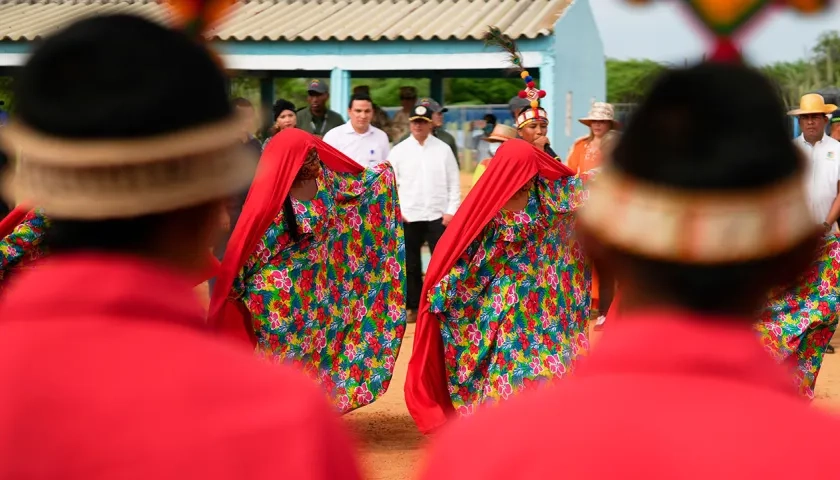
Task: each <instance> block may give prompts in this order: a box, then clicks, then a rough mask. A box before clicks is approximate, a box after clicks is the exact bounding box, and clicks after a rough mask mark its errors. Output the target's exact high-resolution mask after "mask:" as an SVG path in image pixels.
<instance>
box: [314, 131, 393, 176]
mask: <svg viewBox="0 0 840 480" xmlns="http://www.w3.org/2000/svg"><path fill="white" fill-rule="evenodd" d="M324 142H326V143H327V144H329V145H330V146H332V147H333V148H335V149H336V150H338V151H339V152H341V153H343V154H345V155H347V156H348V157H350V158H352V159H353V160H354V161H355V162H356V163H358V164H359V165H361V166H363V167H366V168H373V167H375V166H376V165H378V164H380V163H382V162H384V161H385V160H386V159H387V158H388V153H389V151H390V149H391V146H390V143H389V142H388V135H387V134H386V133H385V132H383V131H382V130H380V129H378V128H376V127H374V126H373V125H371V126H370V127H368V131H367V132H365V133H356V130H354V129H353V125H351V124H350V122H347V123H345V124H344V125H341V126H338V127H335V128H333V129H332V130H330V131H329V132H327V134H326V135H324Z"/></svg>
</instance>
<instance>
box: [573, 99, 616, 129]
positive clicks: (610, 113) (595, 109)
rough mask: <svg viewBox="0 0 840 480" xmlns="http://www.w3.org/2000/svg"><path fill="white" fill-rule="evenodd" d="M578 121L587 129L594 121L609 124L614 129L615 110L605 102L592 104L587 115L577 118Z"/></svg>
mask: <svg viewBox="0 0 840 480" xmlns="http://www.w3.org/2000/svg"><path fill="white" fill-rule="evenodd" d="M578 121H579V122H580V123H582V124H584V125H586V126H587V127H588V126H590V125H592V122H596V121H601V122H611V123H612V124H613V127H615V126H616V124H617V122H616V121H615V108H613V106H612V105H610V104H609V103H606V102H595V103H593V104H592V108H590V109H589V114H588V115H587V116H585V117H583V118H579V119H578Z"/></svg>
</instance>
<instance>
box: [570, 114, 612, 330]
mask: <svg viewBox="0 0 840 480" xmlns="http://www.w3.org/2000/svg"><path fill="white" fill-rule="evenodd" d="M579 121H580V123H582V124H584V125H586V126H587V127H589V135H588V136H585V137H581V138H579V139H578V140H577V141H576V142H575V143H574V145H572V148H571V150H570V151H569V155H568V159H569V160H568V164H569V168H571V169H572V170H574V171H575V172H577V173H584V172H587V171H589V170H592V169H593V168H598V167H600V166H601V160H602V155H601V152H605V151H607V150H608V149H609V145H610V143H612V142H614V141H615V139H616V138H617V137H618V132H617V131H616V128H617V127H618V122H616V121H615V109H613V106H612V105H610V104H609V103H604V102H595V103H593V104H592V108H591V109H590V110H589V115H587V116H586V117H584V118H581V119H580V120H579ZM599 277H600V278H602V279H603V281H599ZM614 289H615V282H614V281H613V279H612V275H610V274H609V273H608V272H604V271H600V272H596V273H595V274H594V275H593V276H592V303H593V306H594V305H597V306H598V311H599V312H600V313H599V316H598V321H597V322H596V323H595V329H596V330H598V329H600V327H601V326H602V325H603V323H604V320H605V315H606V312H607V311H608V310H609V309H610V304H611V303H612V298H613V293H614ZM596 302H597V303H596Z"/></svg>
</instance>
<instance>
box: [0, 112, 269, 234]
mask: <svg viewBox="0 0 840 480" xmlns="http://www.w3.org/2000/svg"><path fill="white" fill-rule="evenodd" d="M238 132H239V129H238V128H237V120H236V119H235V118H230V119H226V120H223V121H219V122H215V123H212V124H209V125H203V126H199V127H194V128H190V129H186V130H182V131H179V132H173V133H170V134H165V135H160V136H156V137H151V138H127V139H102V140H82V139H69V138H60V137H55V136H51V135H48V134H45V133H41V132H39V131H36V130H33V129H31V128H29V127H27V126H26V125H23V124H20V123H17V124H14V123H13V124H12V125H10V126H8V127H5V128H3V129H2V131H0V142H1V143H2V144H3V147H5V149H6V151H9V152H20V157H19V160H20V161H19V162H18V165H17V168H15V171H14V172H10V174H9V175H7V177H6V179H5V182H4V183H5V185H4V187H5V188H4V192H3V193H4V196H5V197H6V198H8V199H9V200H12V201H13V202H15V203H19V202H26V203H27V204H31V205H37V206H38V207H39V208H42V209H43V210H44V212H45V213H46V214H47V215H48V216H50V217H53V218H60V219H67V220H105V219H114V218H131V217H137V216H143V215H150V214H157V213H163V212H168V211H173V210H178V209H181V208H188V207H191V206H195V205H200V204H202V203H205V202H210V201H214V200H217V199H223V198H226V197H228V196H230V195H233V194H236V193H238V192H240V191H242V190H243V189H244V188H247V186H248V185H249V184H250V182H251V181H252V180H253V175H254V171H255V168H256V159H255V158H253V154H252V153H251V152H249V151H248V149H247V148H246V147H245V145H244V144H243V143H242V142H241V140H240V139H239V134H238Z"/></svg>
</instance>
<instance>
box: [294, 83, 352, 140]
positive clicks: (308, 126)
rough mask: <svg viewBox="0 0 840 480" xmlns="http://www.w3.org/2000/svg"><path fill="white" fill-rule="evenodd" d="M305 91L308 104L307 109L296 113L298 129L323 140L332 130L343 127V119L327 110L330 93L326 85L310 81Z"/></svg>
mask: <svg viewBox="0 0 840 480" xmlns="http://www.w3.org/2000/svg"><path fill="white" fill-rule="evenodd" d="M307 90H308V92H307V93H308V96H307V97H306V101H307V102H308V103H309V108H304V109H303V110H301V111H299V112H297V127H298V128H299V129H301V130H303V131H305V132H309V133H311V134H313V135H315V136H317V137H318V138H323V136H324V134H325V133H327V132H329V131H330V130H332V129H333V128H335V127H337V126H339V125H344V123H345V121H344V118H343V117H342V116H341V115H340V114H339V113H337V112H334V111H332V110H330V109H328V108H327V101H329V99H330V93H329V90H328V89H327V84H326V83H324V82H322V81H320V80H318V79H315V80H312V81H311V82H309V88H308V89H307Z"/></svg>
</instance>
